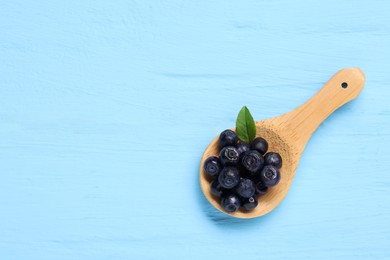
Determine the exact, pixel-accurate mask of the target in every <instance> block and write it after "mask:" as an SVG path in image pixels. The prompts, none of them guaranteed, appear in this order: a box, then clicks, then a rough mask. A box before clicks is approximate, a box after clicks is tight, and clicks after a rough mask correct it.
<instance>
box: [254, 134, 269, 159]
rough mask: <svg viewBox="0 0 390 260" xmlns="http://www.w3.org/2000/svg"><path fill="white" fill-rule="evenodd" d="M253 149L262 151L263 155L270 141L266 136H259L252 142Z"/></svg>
mask: <svg viewBox="0 0 390 260" xmlns="http://www.w3.org/2000/svg"><path fill="white" fill-rule="evenodd" d="M251 149H252V150H256V151H258V152H259V153H261V155H263V154H265V153H266V152H267V150H268V143H267V141H266V140H265V139H264V138H261V137H257V138H256V139H255V140H253V142H252V143H251Z"/></svg>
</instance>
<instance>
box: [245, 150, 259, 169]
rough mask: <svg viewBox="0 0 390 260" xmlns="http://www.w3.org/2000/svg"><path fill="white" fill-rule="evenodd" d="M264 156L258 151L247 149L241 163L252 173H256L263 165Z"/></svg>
mask: <svg viewBox="0 0 390 260" xmlns="http://www.w3.org/2000/svg"><path fill="white" fill-rule="evenodd" d="M263 164H264V158H263V156H261V154H260V153H259V152H258V151H255V150H251V151H247V152H245V153H244V154H243V155H242V158H241V165H242V166H243V167H244V168H245V169H246V170H248V171H249V172H251V173H255V172H257V171H258V170H260V169H261V167H263Z"/></svg>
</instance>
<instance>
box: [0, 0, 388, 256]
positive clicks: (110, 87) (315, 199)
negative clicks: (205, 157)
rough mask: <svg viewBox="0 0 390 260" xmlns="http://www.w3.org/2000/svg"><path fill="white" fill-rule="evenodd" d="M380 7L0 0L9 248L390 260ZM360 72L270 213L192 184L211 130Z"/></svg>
mask: <svg viewBox="0 0 390 260" xmlns="http://www.w3.org/2000/svg"><path fill="white" fill-rule="evenodd" d="M389 14H390V3H389V2H388V1H379V0H377V1H368V0H366V1H340V0H337V1H336V0H334V1H331V0H329V1H287V0H285V1H255V0H252V1H141V0H140V1H124V0H123V1H92V0H90V1H42V0H38V1H26V0H23V1H22V0H19V1H16V0H12V1H6V0H3V1H0V137H1V138H0V259H2V260H3V259H4V260H57V259H58V260H61V259H69V260H78V259H80V260H85V259H93V260H100V259H170V260H171V259H224V260H226V259H242V260H244V259H389V258H390V248H389V245H390V222H389V221H390V217H389V215H390V172H389V166H390V101H389V98H390V96H389V95H390V48H389V46H390V15H389ZM347 67H360V68H362V70H363V71H364V72H365V74H366V77H367V83H366V86H365V89H364V90H363V91H362V93H361V95H360V97H359V98H358V99H357V100H355V101H353V102H352V103H349V104H347V105H346V106H344V107H343V108H341V109H340V110H338V111H337V112H336V113H335V114H333V115H332V116H331V117H330V118H328V120H327V121H326V122H325V123H324V124H322V125H321V126H320V128H319V129H318V130H317V131H316V133H315V134H314V136H313V137H312V139H311V141H310V142H309V144H308V146H307V148H306V151H305V153H304V155H303V157H302V160H301V163H300V165H299V168H298V171H297V173H296V177H295V179H294V182H293V185H292V187H291V190H290V192H289V194H288V195H287V197H286V199H285V200H284V201H283V202H282V204H281V205H280V206H279V207H278V208H277V209H276V210H275V211H273V212H272V213H270V214H269V215H267V216H265V217H262V218H259V219H254V220H245V221H243V220H237V219H233V218H229V217H226V216H225V215H224V214H222V213H219V212H217V211H216V210H215V209H213V208H212V207H211V206H210V205H209V204H208V202H207V201H206V200H205V199H204V197H203V196H202V194H201V192H200V189H199V186H198V169H199V160H200V157H201V155H202V152H203V150H204V149H205V147H206V146H207V144H208V143H209V142H210V141H211V139H212V138H213V137H214V136H215V135H216V134H218V133H219V132H220V131H222V130H223V129H226V128H229V127H232V126H234V124H235V118H236V115H237V113H238V111H239V109H240V108H241V107H242V106H243V105H247V106H248V107H249V108H250V109H251V111H252V113H253V115H254V117H255V119H257V120H261V119H265V118H269V117H273V116H277V115H279V114H282V113H284V112H287V111H290V110H291V109H294V108H295V107H296V106H298V105H299V104H301V103H303V102H304V101H305V100H307V99H308V98H309V97H311V96H312V95H313V94H314V93H315V92H317V91H318V90H319V89H320V88H321V86H322V85H323V84H324V83H325V82H326V81H327V80H328V78H330V77H331V76H332V75H333V73H335V72H336V71H337V70H339V69H342V68H347Z"/></svg>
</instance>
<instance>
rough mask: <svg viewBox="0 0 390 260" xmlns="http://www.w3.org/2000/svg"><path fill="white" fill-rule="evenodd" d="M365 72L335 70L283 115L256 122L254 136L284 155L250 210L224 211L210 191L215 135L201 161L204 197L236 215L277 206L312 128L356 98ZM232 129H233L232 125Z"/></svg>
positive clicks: (255, 214) (216, 148)
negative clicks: (207, 169)
mask: <svg viewBox="0 0 390 260" xmlns="http://www.w3.org/2000/svg"><path fill="white" fill-rule="evenodd" d="M364 83H365V76H364V74H363V72H362V71H361V70H360V69H359V68H350V69H344V70H340V71H338V72H337V73H336V74H335V75H334V76H333V77H332V78H331V79H330V80H329V81H328V82H327V83H326V84H325V85H324V86H323V87H322V89H321V90H320V91H318V93H317V94H316V95H314V96H313V97H312V98H311V99H309V100H308V101H307V102H306V103H304V104H303V105H301V106H299V107H297V108H296V109H294V110H293V111H291V112H289V113H286V114H284V115H281V116H278V117H274V118H270V119H267V120H263V121H259V122H257V123H256V128H257V136H261V137H263V138H265V139H266V140H267V141H268V144H269V148H268V151H272V152H277V153H279V154H280V155H281V156H282V158H283V167H282V168H281V170H280V172H281V180H280V182H279V184H278V185H276V186H274V187H272V188H270V189H269V190H268V192H267V193H266V194H265V195H263V196H261V197H260V198H259V205H258V206H257V207H256V208H255V209H254V210H252V211H249V212H245V211H241V210H239V211H237V212H234V213H227V212H225V211H224V210H223V209H222V207H221V205H220V199H219V198H216V197H214V196H213V195H212V194H211V192H210V180H209V179H208V177H207V176H206V174H205V173H204V170H203V163H204V161H205V160H206V159H207V158H208V157H209V156H218V154H219V151H220V149H221V148H220V147H219V144H218V136H217V137H215V138H214V140H213V141H212V142H211V143H210V145H209V146H208V147H207V148H206V150H205V152H204V154H203V156H202V159H201V162H200V186H201V188H202V191H203V194H204V195H205V196H206V198H207V200H208V201H209V202H210V203H211V204H212V205H213V206H214V207H215V208H217V209H218V210H220V211H222V212H223V213H225V214H228V215H230V216H233V217H236V218H255V217H260V216H263V215H265V214H267V213H269V212H270V211H271V210H273V209H274V208H276V207H277V206H278V205H279V203H280V202H281V201H282V200H283V199H284V197H285V196H286V194H287V192H288V189H289V188H290V185H291V183H292V180H293V178H294V174H295V171H296V169H297V166H298V163H299V159H300V157H301V155H302V152H303V150H304V149H305V146H306V143H307V141H309V139H310V137H311V135H312V134H313V132H314V131H315V130H316V129H317V127H318V126H319V125H320V124H321V123H322V121H324V120H325V119H326V118H327V117H328V116H329V115H330V114H332V113H333V112H334V111H335V110H336V109H337V108H339V107H341V106H342V105H344V104H345V103H347V102H349V101H351V100H352V99H354V98H356V97H357V96H358V95H359V93H360V91H361V90H362V89H363V86H364ZM233 130H234V129H233Z"/></svg>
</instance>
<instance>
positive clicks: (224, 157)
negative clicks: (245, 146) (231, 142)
mask: <svg viewBox="0 0 390 260" xmlns="http://www.w3.org/2000/svg"><path fill="white" fill-rule="evenodd" d="M239 159H240V155H239V154H238V151H237V149H236V148H235V147H233V146H228V147H225V148H222V150H221V151H220V153H219V160H220V162H221V163H222V164H223V165H236V164H237V163H238V161H239Z"/></svg>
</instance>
